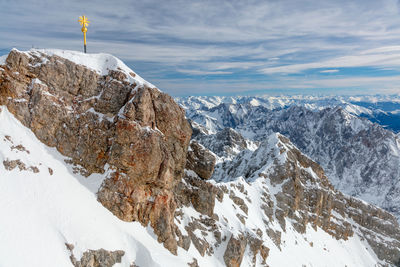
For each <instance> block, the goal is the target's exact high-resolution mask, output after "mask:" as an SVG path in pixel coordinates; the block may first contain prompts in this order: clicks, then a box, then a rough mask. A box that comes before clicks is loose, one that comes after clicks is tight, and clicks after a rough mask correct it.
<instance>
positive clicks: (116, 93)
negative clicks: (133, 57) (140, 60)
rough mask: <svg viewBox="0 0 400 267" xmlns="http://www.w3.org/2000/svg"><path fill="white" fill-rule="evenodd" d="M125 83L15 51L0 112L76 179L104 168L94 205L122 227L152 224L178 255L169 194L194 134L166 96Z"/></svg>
mask: <svg viewBox="0 0 400 267" xmlns="http://www.w3.org/2000/svg"><path fill="white" fill-rule="evenodd" d="M127 75H128V74H126V73H123V72H122V71H120V70H112V71H110V72H109V73H108V74H107V75H105V76H101V75H99V74H98V73H96V72H95V71H93V70H90V69H88V68H87V67H85V66H82V65H78V64H75V63H73V62H71V61H69V60H67V59H65V58H62V57H58V56H55V55H53V56H49V55H46V54H43V53H41V52H39V51H32V52H28V53H23V52H19V51H17V50H13V51H11V52H10V54H9V56H8V57H7V59H6V64H5V65H4V66H2V69H0V105H6V106H7V108H8V110H9V111H10V112H11V113H13V114H14V116H15V117H16V118H17V119H19V120H20V121H21V122H22V123H23V124H24V125H25V126H27V127H29V128H30V129H31V130H32V131H33V132H34V133H35V135H36V136H37V138H38V139H39V140H40V141H42V142H43V143H45V144H46V145H48V146H52V147H56V148H57V150H58V151H59V152H60V153H62V154H63V155H65V156H68V157H70V158H71V163H72V164H74V165H76V166H75V167H74V169H75V170H76V171H78V172H80V173H81V174H83V175H86V176H87V175H90V174H91V173H93V172H100V173H103V172H104V166H105V164H108V165H109V166H110V169H111V170H112V172H111V174H110V175H109V177H108V179H106V180H105V181H104V183H103V185H102V187H101V189H100V190H99V192H98V199H99V201H100V202H101V203H102V204H103V205H104V206H105V207H106V208H108V209H109V210H110V211H111V212H113V213H114V214H115V215H116V216H118V217H119V218H120V219H122V220H125V221H133V220H135V221H139V222H141V223H142V224H144V225H147V224H149V223H150V225H151V226H152V227H153V228H154V231H155V233H156V234H157V235H158V240H159V241H160V242H163V243H164V245H165V246H166V247H167V248H168V249H169V250H171V251H172V252H173V253H176V247H177V241H176V239H175V232H174V230H173V229H174V221H173V219H174V212H175V207H176V203H175V197H174V195H173V193H172V191H173V190H174V187H175V186H176V184H177V183H178V182H179V181H180V179H181V177H182V174H183V169H184V167H185V164H186V153H187V147H188V144H189V140H190V136H191V128H190V126H189V124H188V122H187V121H186V119H185V114H184V110H183V109H182V108H181V107H179V106H178V105H177V104H176V103H175V102H174V100H173V99H172V98H171V97H170V96H168V95H166V94H164V93H162V92H160V91H159V90H158V89H157V88H149V87H147V86H146V85H139V86H138V85H137V84H135V83H129V82H128V81H127V80H126V78H127ZM6 164H7V163H6ZM11 167H12V166H11ZM32 171H36V169H32ZM49 172H50V170H49ZM50 173H51V172H50Z"/></svg>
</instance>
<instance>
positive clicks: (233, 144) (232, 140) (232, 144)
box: [192, 127, 250, 158]
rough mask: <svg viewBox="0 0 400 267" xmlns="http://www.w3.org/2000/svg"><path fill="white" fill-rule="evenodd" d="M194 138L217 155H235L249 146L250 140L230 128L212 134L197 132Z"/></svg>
mask: <svg viewBox="0 0 400 267" xmlns="http://www.w3.org/2000/svg"><path fill="white" fill-rule="evenodd" d="M192 128H193V127H192ZM194 138H195V140H198V141H199V142H200V143H201V144H202V145H204V146H205V147H207V148H208V149H210V150H211V151H213V152H214V153H215V154H217V155H218V156H219V157H227V158H229V157H233V156H236V155H237V154H238V153H239V152H240V151H242V150H244V149H246V148H248V147H249V146H250V142H249V141H248V140H246V139H245V138H243V136H242V135H241V134H239V133H238V132H236V131H235V130H233V129H232V128H225V129H223V130H221V131H219V132H217V133H216V134H212V135H207V134H197V135H196V136H195V137H194Z"/></svg>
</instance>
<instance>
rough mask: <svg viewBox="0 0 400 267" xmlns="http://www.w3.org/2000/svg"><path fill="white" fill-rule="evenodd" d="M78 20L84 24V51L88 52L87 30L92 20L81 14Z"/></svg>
mask: <svg viewBox="0 0 400 267" xmlns="http://www.w3.org/2000/svg"><path fill="white" fill-rule="evenodd" d="M78 22H79V23H80V24H81V26H82V29H81V30H82V32H83V51H84V52H85V53H86V32H87V27H88V26H89V23H90V21H89V20H88V18H87V17H86V16H80V17H79V20H78Z"/></svg>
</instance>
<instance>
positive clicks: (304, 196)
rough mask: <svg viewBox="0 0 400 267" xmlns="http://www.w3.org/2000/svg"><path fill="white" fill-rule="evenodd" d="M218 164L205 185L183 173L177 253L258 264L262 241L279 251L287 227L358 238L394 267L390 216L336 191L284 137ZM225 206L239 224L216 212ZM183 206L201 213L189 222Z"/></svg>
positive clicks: (266, 248)
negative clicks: (218, 255)
mask: <svg viewBox="0 0 400 267" xmlns="http://www.w3.org/2000/svg"><path fill="white" fill-rule="evenodd" d="M217 166H219V167H218V168H216V171H215V173H214V174H213V176H212V179H211V182H210V181H204V180H202V179H201V178H200V177H198V176H197V175H196V174H195V173H194V172H190V171H186V172H185V173H186V174H185V176H184V180H183V181H182V182H181V183H179V185H178V186H177V187H176V191H175V195H176V196H177V198H178V201H177V203H178V207H179V208H178V212H177V213H176V219H177V221H178V226H179V227H178V228H180V229H182V228H183V229H184V231H185V232H187V235H184V234H182V233H181V231H180V230H179V229H175V230H176V232H177V233H178V234H177V235H178V236H179V240H180V241H179V245H180V246H182V247H183V248H185V249H188V248H189V247H190V244H193V245H194V247H195V248H196V249H197V250H198V251H199V253H200V254H201V255H206V254H207V255H213V254H214V253H216V251H219V253H221V254H223V255H224V257H223V258H224V262H225V264H226V265H227V266H240V265H241V264H243V262H242V261H243V258H244V257H245V256H246V255H244V254H245V251H248V252H249V253H250V255H253V259H252V260H251V261H250V262H249V261H247V263H246V264H249V266H260V265H261V266H263V264H264V265H265V264H268V255H269V252H270V249H271V246H270V245H266V243H265V242H266V240H272V241H273V243H274V246H276V247H278V248H279V249H281V246H284V245H283V243H282V242H283V241H282V240H281V237H282V235H284V232H286V231H289V230H288V227H289V228H293V229H294V230H295V231H296V232H297V233H301V234H306V232H307V231H309V230H307V229H309V226H311V227H312V228H314V229H315V230H317V229H318V231H324V232H325V233H327V234H329V235H330V236H332V237H333V238H334V239H337V240H342V241H341V242H346V240H349V239H350V238H354V237H355V236H358V237H359V238H360V239H361V240H366V242H368V245H369V246H370V247H371V248H372V250H373V253H375V255H377V257H378V258H379V259H380V260H382V261H383V262H386V263H387V264H389V265H396V264H397V263H398V262H399V260H400V228H399V226H398V223H397V221H396V219H395V217H394V216H392V215H391V214H389V213H387V212H385V211H384V210H382V209H380V208H378V207H375V206H373V205H369V204H367V203H365V202H363V201H361V200H357V199H354V198H352V197H349V196H346V195H343V194H342V193H340V192H339V191H336V190H335V189H334V188H333V186H332V185H331V184H330V182H329V181H328V179H327V177H326V176H325V174H324V171H323V169H322V168H321V167H320V166H319V165H318V164H317V163H315V162H314V161H312V160H311V159H310V158H308V157H306V156H305V155H303V154H302V153H301V152H300V151H299V150H298V149H297V148H296V147H295V146H294V145H293V144H291V142H290V141H289V139H288V138H286V137H284V136H283V135H280V134H277V135H276V136H274V135H272V136H270V137H269V138H268V140H266V141H265V142H263V143H262V144H260V146H259V148H258V149H257V150H255V151H250V150H244V151H242V152H241V153H240V154H238V155H237V156H236V158H233V159H232V160H228V161H225V162H222V163H219V164H217ZM255 188H259V189H257V190H258V191H254V190H255ZM206 199H208V201H205V200H206ZM224 202H225V203H226V202H227V203H230V204H228V205H227V207H229V208H231V209H233V210H235V211H236V213H237V214H236V217H237V220H236V219H234V218H232V217H230V219H228V220H227V219H226V218H225V216H227V213H228V212H227V211H226V210H221V206H220V205H223V204H221V203H224ZM205 203H207V204H205ZM185 206H186V207H190V206H193V208H194V209H195V210H196V211H197V212H199V213H200V214H201V215H200V216H197V217H191V218H187V215H185V214H184V213H183V212H182V210H181V209H182V207H185ZM255 206H256V208H255ZM216 207H218V208H216ZM223 207H225V205H223ZM215 209H218V210H219V212H216V211H215ZM254 209H255V210H254ZM259 214H262V215H261V216H262V218H263V219H262V223H261V224H256V225H257V226H255V225H252V224H251V222H252V221H253V220H254V217H252V216H260V215H259ZM288 222H290V226H288ZM249 224H250V225H252V226H250V225H249ZM277 224H278V225H279V227H278V228H277V227H276V225H277ZM238 225H239V226H238ZM257 227H259V228H257ZM226 229H229V231H228V232H227V231H226ZM182 231H183V230H182ZM231 232H236V233H239V234H235V235H232V234H231ZM198 233H202V234H201V235H199V234H198ZM214 240H215V241H214ZM221 244H224V245H221ZM310 246H312V242H310ZM221 247H223V248H224V249H223V250H222V251H221ZM246 253H247V252H246Z"/></svg>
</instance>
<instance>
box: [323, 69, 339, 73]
mask: <svg viewBox="0 0 400 267" xmlns="http://www.w3.org/2000/svg"><path fill="white" fill-rule="evenodd" d="M336 72H339V70H337V69H333V70H321V71H320V73H336Z"/></svg>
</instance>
